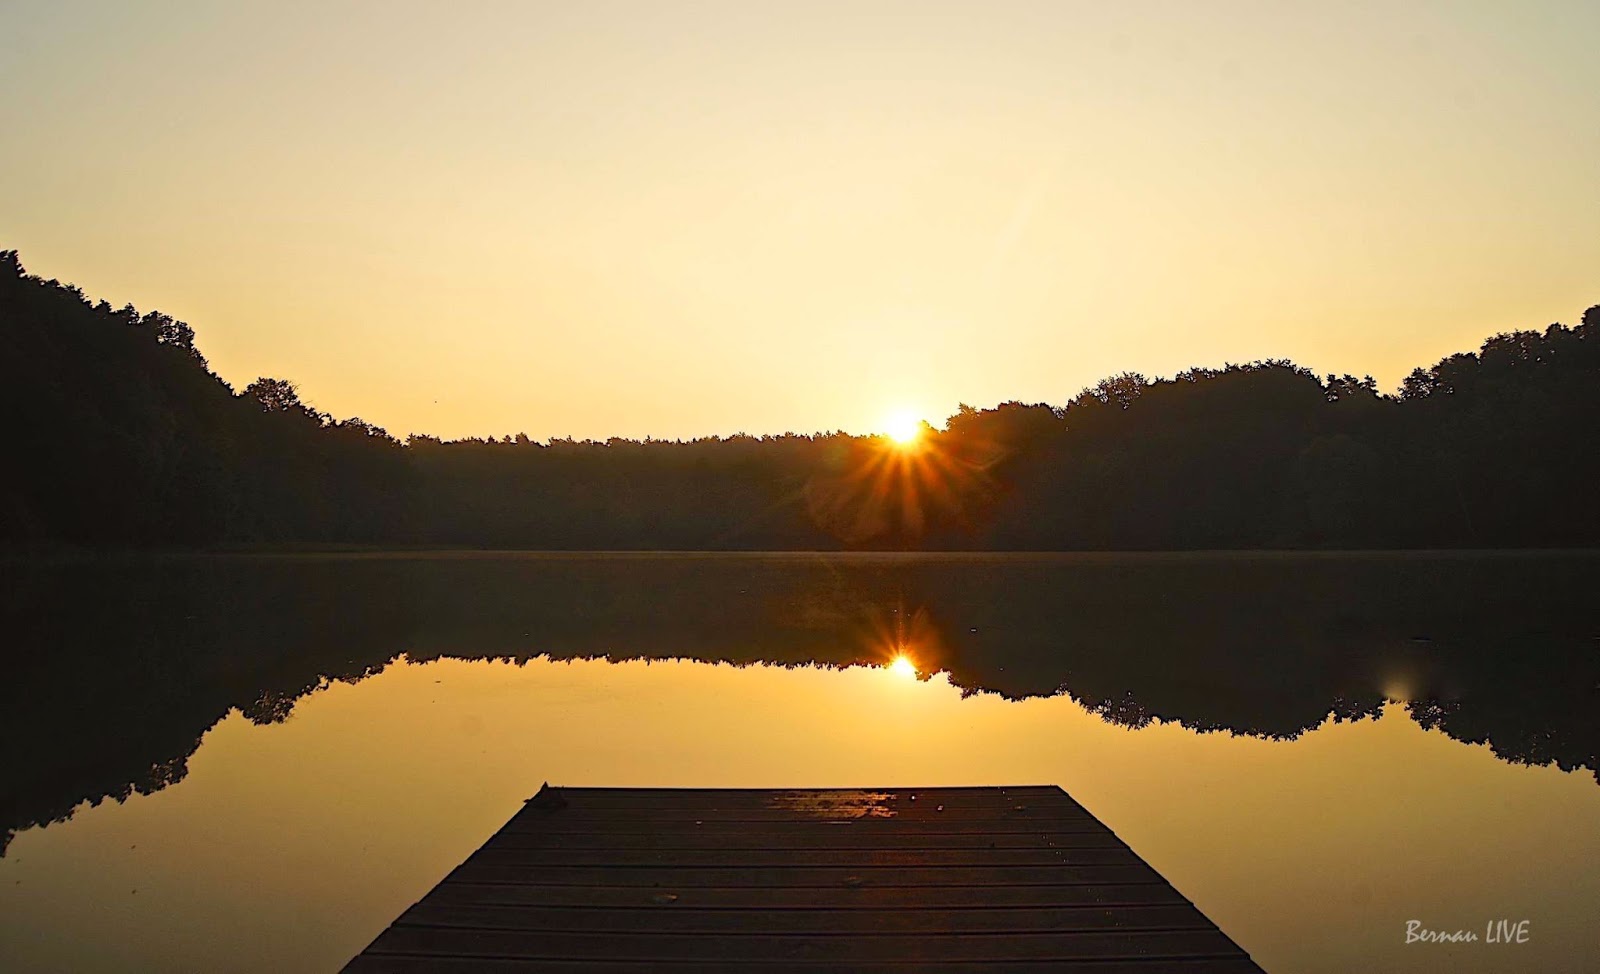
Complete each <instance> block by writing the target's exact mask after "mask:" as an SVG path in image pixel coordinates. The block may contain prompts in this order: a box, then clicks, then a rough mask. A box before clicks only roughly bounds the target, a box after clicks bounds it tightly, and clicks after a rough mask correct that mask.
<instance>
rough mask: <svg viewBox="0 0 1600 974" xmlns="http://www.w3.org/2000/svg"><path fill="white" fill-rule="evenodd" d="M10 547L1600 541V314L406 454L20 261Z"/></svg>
mask: <svg viewBox="0 0 1600 974" xmlns="http://www.w3.org/2000/svg"><path fill="white" fill-rule="evenodd" d="M0 327H3V329H4V339H5V343H6V347H7V350H8V355H9V359H10V361H11V362H12V363H13V369H12V374H11V376H10V377H9V381H8V382H6V383H5V384H4V386H3V388H4V393H3V395H4V397H5V398H4V400H3V402H4V406H5V408H6V409H7V411H8V414H9V415H12V416H14V417H17V418H18V420H19V421H18V422H16V423H15V424H14V425H13V431H12V444H11V452H12V454H13V455H14V457H15V462H14V465H13V467H12V469H13V474H12V476H11V477H8V478H6V479H5V480H4V481H0V543H5V544H9V545H13V546H24V547H32V546H36V545H53V544H68V545H81V546H90V547H189V546H194V547H204V546H216V545H237V544H281V543H311V544H358V545H391V546H393V545H400V546H411V545H418V546H441V547H444V546H455V547H493V548H528V549H552V550H561V549H660V550H735V549H746V550H807V549H839V548H847V549H848V548H859V549H919V548H920V549H978V550H1079V549H1208V548H1228V549H1243V548H1272V547H1283V548H1414V547H1439V548H1489V547H1560V546H1584V545H1594V544H1596V543H1597V542H1600V513H1597V510H1600V509H1597V507H1596V505H1595V504H1594V503H1593V490H1594V484H1595V483H1596V482H1597V474H1600V450H1596V448H1595V447H1596V430H1600V352H1597V345H1600V339H1597V336H1596V330H1597V328H1600V306H1595V307H1591V308H1589V309H1588V310H1587V311H1586V312H1584V314H1583V316H1582V319H1581V323H1580V324H1578V325H1576V326H1574V327H1568V326H1565V325H1560V324H1552V325H1550V326H1549V327H1548V328H1546V329H1545V330H1543V331H1517V332H1511V333H1507V334H1500V335H1496V336H1494V337H1492V338H1490V339H1489V340H1487V341H1486V342H1484V344H1483V346H1482V348H1481V349H1480V350H1479V351H1478V352H1476V353H1461V354H1456V355H1451V356H1449V357H1447V358H1445V359H1443V360H1441V361H1440V362H1438V363H1437V364H1435V365H1433V366H1432V367H1430V368H1418V369H1416V370H1415V371H1413V372H1412V373H1411V374H1410V375H1409V376H1408V377H1407V378H1406V379H1405V381H1404V383H1403V384H1402V386H1401V387H1400V388H1399V389H1398V390H1397V391H1396V392H1395V393H1393V394H1386V393H1384V392H1382V391H1380V390H1379V389H1378V388H1377V385H1376V383H1375V382H1374V381H1373V380H1372V379H1371V378H1370V377H1364V378H1357V377H1355V376H1351V375H1344V376H1331V375H1330V376H1326V377H1323V378H1318V377H1317V376H1316V375H1314V374H1313V373H1312V372H1310V371H1309V370H1307V369H1305V368H1302V367H1300V366H1298V365H1295V364H1293V363H1291V362H1288V361H1282V360H1267V361H1260V362H1253V363H1247V364H1240V365H1227V366H1225V367H1223V368H1216V369H1213V368H1194V369H1190V370H1188V371H1185V372H1182V373H1179V374H1178V375H1176V376H1174V377H1172V378H1170V379H1147V378H1145V377H1144V376H1141V375H1138V374H1136V373H1124V374H1121V375H1117V376H1113V377H1110V378H1108V379H1105V380H1103V381H1101V382H1100V383H1098V384H1097V385H1095V386H1094V387H1092V388H1088V389H1085V390H1083V391H1082V392H1080V393H1078V394H1077V395H1075V396H1073V397H1072V398H1071V399H1070V400H1068V401H1067V402H1065V404H1064V405H1060V406H1055V405H1048V404H1043V403H1040V404H1025V403H1020V402H1008V403H1002V404H1001V405H999V406H996V407H995V408H992V409H973V408H971V407H967V406H962V407H961V409H960V411H959V412H958V413H957V414H956V415H954V416H951V417H950V418H949V420H948V423H947V428H946V429H944V430H933V429H928V430H926V431H925V433H924V436H923V437H922V439H921V441H920V443H919V445H918V447H917V449H915V450H902V449H898V448H896V447H895V446H894V445H893V444H892V443H891V442H890V440H889V439H888V438H886V437H882V436H861V435H848V434H845V433H840V432H834V433H822V434H815V435H800V434H795V433H786V434H783V435H778V436H759V437H757V436H748V435H742V434H740V435H734V436H729V437H707V438H702V439H696V440H692V441H687V442H680V441H670V442H668V441H659V440H648V439H647V440H645V441H642V442H640V441H633V440H624V439H615V438H613V439H610V440H606V441H603V442H594V441H573V440H571V439H555V440H551V441H549V442H537V441H534V440H531V439H529V438H528V437H527V436H524V435H517V436H514V437H512V436H507V437H501V438H498V439H497V438H492V437H491V438H484V439H475V438H473V439H464V440H456V441H442V440H440V439H438V438H435V437H431V436H426V435H421V434H414V435H411V436H409V437H407V438H406V439H405V440H404V441H402V440H401V439H399V438H397V437H396V436H393V435H391V434H390V433H389V432H387V431H385V430H383V429H381V428H379V427H377V426H375V425H373V424H371V423H368V422H365V421H363V420H361V419H359V418H350V419H344V420H337V419H335V418H334V417H332V416H330V415H328V414H325V413H322V412H319V411H318V410H316V409H315V408H313V407H312V406H310V405H309V404H307V403H306V402H305V401H304V400H303V399H302V398H301V396H300V393H299V391H298V390H297V389H296V387H295V386H294V385H293V383H292V382H289V381H286V380H283V379H275V378H265V377H263V378H261V379H258V380H256V381H255V382H252V383H250V384H249V385H248V386H246V388H245V389H243V390H242V391H236V390H234V389H232V388H231V387H230V386H229V385H228V384H227V383H226V382H224V381H223V380H222V379H220V378H219V377H218V376H217V375H215V374H214V373H212V372H211V371H210V370H209V368H208V366H207V363H206V361H205V358H204V356H203V355H201V353H200V351H199V350H198V348H197V347H196V344H195V332H194V329H193V328H191V327H190V326H189V325H188V324H186V323H184V322H181V321H177V320H175V319H173V318H172V317H170V316H168V315H164V314H161V313H160V312H154V311H152V312H148V313H145V314H140V313H139V312H138V311H137V310H135V309H134V308H133V307H132V306H131V305H128V306H124V307H122V308H121V309H120V310H119V309H115V308H113V307H112V306H111V304H110V303H108V302H106V301H103V300H102V301H99V302H98V303H92V302H91V301H90V300H89V299H88V298H86V297H85V296H84V294H83V292H82V291H81V290H80V289H78V288H76V287H73V286H69V285H66V284H62V283H60V282H58V281H54V280H42V279H40V278H38V277H35V276H30V275H28V274H27V273H26V272H25V271H24V269H23V267H22V264H21V262H20V260H19V258H18V255H17V252H16V251H3V252H0Z"/></svg>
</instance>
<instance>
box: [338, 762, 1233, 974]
mask: <svg viewBox="0 0 1600 974" xmlns="http://www.w3.org/2000/svg"><path fill="white" fill-rule="evenodd" d="M751 969H757V970H760V971H763V972H773V974H777V972H791V971H885V972H888V971H892V972H895V974H910V972H912V971H929V972H932V971H952V972H954V971H961V972H967V974H977V972H980V971H1027V972H1032V971H1081V972H1086V974H1087V972H1093V974H1155V972H1166V971H1188V972H1195V974H1202V972H1203V974H1223V972H1226V974H1244V972H1254V974H1259V972H1260V968H1258V967H1257V966H1256V965H1255V964H1254V963H1253V962H1252V961H1251V960H1250V958H1249V956H1248V955H1246V954H1245V952H1244V951H1243V950H1241V949H1240V948H1239V947H1238V945H1236V944H1235V943H1234V942H1233V941H1232V940H1230V939H1228V937H1227V935H1225V934H1223V933H1222V932H1221V931H1220V930H1218V929H1217V927H1216V926H1215V925H1214V924H1213V923H1211V921H1209V920H1207V919H1206V918H1205V917H1204V916H1203V915H1202V914H1201V913H1200V911H1199V910H1197V909H1195V907H1194V905H1193V904H1191V903H1190V902H1189V901H1188V900H1186V899H1184V898H1183V896H1181V895H1180V894H1179V893H1178V892H1177V891H1176V890H1174V889H1173V888H1172V886H1171V885H1170V884H1168V883H1167V881H1166V880H1165V879H1163V878H1162V877H1161V875H1160V874H1159V873H1157V872H1156V871H1155V870H1154V869H1152V868H1150V866H1148V865H1147V864H1145V862H1144V861H1143V860H1141V859H1140V858H1139V857H1138V856H1137V855H1135V854H1134V852H1133V851H1132V850H1131V849H1129V848H1128V847H1127V846H1126V845H1125V844H1123V842H1122V841H1121V840H1120V839H1118V838H1117V837H1116V836H1115V835H1113V834H1112V833H1111V830H1110V829H1107V828H1106V827H1105V826H1104V825H1102V824H1101V823H1100V822H1099V821H1098V820H1097V819H1095V817H1094V816H1093V815H1090V814H1089V813H1088V812H1087V811H1086V810H1084V808H1083V806H1081V805H1079V804H1078V803H1077V802H1075V801H1073V800H1072V799H1071V798H1070V797H1068V796H1067V794H1066V792H1064V791H1062V790H1061V789H1060V788H1057V787H1054V786H1040V787H1025V788H890V789H882V790H804V791H755V790H722V789H715V790H712V789H706V790H700V789H633V788H626V789H616V788H550V787H548V786H546V787H545V788H543V789H541V790H540V792H539V794H538V795H536V796H534V798H532V799H530V800H529V801H528V802H527V803H526V804H525V805H524V806H523V808H522V809H521V810H520V811H519V812H518V813H517V814H516V815H515V816H514V817H513V818H512V819H511V821H509V822H507V823H506V825H505V827H503V828H502V829H501V830H500V831H499V832H497V833H495V835H494V836H492V837H491V838H490V839H489V841H488V842H486V843H484V845H483V847H482V848H480V849H479V850H478V851H477V852H475V853H473V854H472V855H471V856H470V857H468V859H467V861H466V862H464V863H462V864H461V865H460V866H458V867H457V868H456V869H455V871H454V872H452V873H450V875H449V876H446V877H445V879H444V881H443V882H441V883H440V884H439V885H438V886H436V887H434V889H433V890H432V891H431V892H429V893H428V895H427V896H425V897H423V898H422V900H421V901H420V902H419V903H417V904H416V905H415V906H412V907H411V908H410V909H408V910H406V911H405V912H404V913H403V914H401V915H400V917H399V919H397V920H395V921H394V923H393V924H391V925H390V926H389V928H388V929H387V930H385V931H383V933H381V934H380V935H379V936H378V938H377V939H376V940H374V941H373V942H372V944H371V945H370V946H369V947H367V949H366V950H365V951H363V952H362V953H361V954H360V955H358V956H357V957H356V958H355V959H354V960H352V961H351V962H350V963H349V965H348V966H347V967H346V968H345V970H346V971H349V972H356V974H368V972H416V971H439V972H446V974H449V972H462V971H474V972H477V971H485V972H487V971H493V972H511V971H551V972H567V971H572V972H579V971H582V972H597V971H617V972H644V971H662V972H685V974H686V972H690V971H693V972H706V974H715V972H723V971H744V970H751Z"/></svg>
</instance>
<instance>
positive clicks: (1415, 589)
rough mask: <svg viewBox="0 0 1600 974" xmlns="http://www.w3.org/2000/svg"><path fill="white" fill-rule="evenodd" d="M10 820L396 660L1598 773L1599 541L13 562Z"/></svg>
mask: <svg viewBox="0 0 1600 974" xmlns="http://www.w3.org/2000/svg"><path fill="white" fill-rule="evenodd" d="M0 573H3V576H4V577H3V581H4V582H5V584H4V587H3V596H0V598H3V599H4V602H3V606H0V607H3V610H4V619H3V622H4V625H5V632H6V634H7V639H6V642H5V646H6V648H5V650H4V652H5V654H6V655H5V663H6V676H7V679H6V681H5V683H4V690H0V705H3V706H0V739H3V740H4V741H5V745H4V748H5V766H6V775H5V788H4V789H3V795H4V797H3V799H0V830H5V831H6V834H9V830H15V829H17V828H22V827H26V826H28V825H32V824H38V823H42V822H48V821H52V820H57V819H60V818H63V817H65V816H67V815H68V814H69V813H70V812H71V810H72V808H73V807H74V806H75V805H77V804H78V803H79V802H81V801H84V800H93V801H98V800H100V799H101V798H102V797H105V796H111V797H115V798H119V799H120V798H123V797H126V796H127V795H129V794H130V793H132V792H134V791H139V792H148V791H151V790H155V789H159V788H162V787H164V786H165V785H167V784H170V783H172V782H175V781H177V780H179V779H181V778H182V777H183V775H184V773H185V762H186V760H187V758H188V756H189V755H190V754H192V753H193V752H194V750H195V748H196V747H197V745H198V742H199V739H200V737H201V735H202V734H203V733H204V732H205V731H206V730H207V729H208V728H209V727H211V726H212V725H213V724H215V723H216V722H217V721H218V720H219V719H221V718H222V717H223V716H224V715H225V714H226V713H228V712H229V710H231V709H233V708H238V709H240V710H242V711H243V712H244V714H245V715H246V716H247V717H249V718H250V719H251V720H254V721H257V722H261V723H268V722H274V721H280V720H283V719H285V718H286V717H287V716H288V715H289V713H290V712H291V710H292V709H293V707H294V706H295V703H296V701H298V700H299V699H300V698H302V697H304V696H305V695H306V694H308V693H311V692H313V691H314V690H316V689H317V688H318V687H320V686H323V685H325V684H326V683H327V682H328V681H331V680H342V681H349V682H355V681H359V680H361V679H363V678H365V677H367V676H370V675H372V674H374V673H377V672H378V671H380V670H382V669H383V668H384V667H385V666H386V665H388V664H389V663H390V662H391V661H393V660H394V659H395V658H396V657H397V656H398V655H400V654H402V653H403V654H405V655H406V656H408V657H409V658H411V659H413V660H430V659H435V658H440V657H451V658H458V659H489V658H492V659H510V660H517V661H523V660H527V659H530V658H534V657H537V656H541V655H548V656H550V657H552V658H555V659H574V658H595V657H603V658H609V659H614V660H622V659H666V658H683V659H694V660H706V661H727V662H732V663H736V664H750V663H772V664H778V665H800V664H820V665H848V664H852V663H877V664H881V663H884V662H886V661H888V660H889V659H890V658H891V656H892V655H893V654H894V653H895V652H897V651H901V650H904V651H906V652H909V653H910V654H911V655H912V656H913V657H914V658H915V659H916V660H917V661H918V663H919V664H920V665H921V666H922V668H923V669H924V670H925V671H926V670H937V669H942V670H946V671H948V672H949V673H950V675H951V679H952V681H953V682H954V683H955V684H956V685H958V686H960V687H961V688H963V689H964V690H966V691H970V692H977V691H986V692H993V693H998V694H1002V695H1004V696H1007V697H1011V698H1020V697H1033V696H1049V695H1054V694H1057V693H1067V694H1070V695H1071V696H1072V697H1073V698H1074V699H1076V700H1077V701H1079V702H1080V703H1082V704H1083V705H1084V706H1086V707H1088V708H1089V709H1091V710H1093V711H1095V712H1096V713H1099V714H1101V715H1102V716H1104V717H1105V718H1106V719H1108V720H1111V721H1114V722H1117V723H1121V724H1126V725H1130V726H1140V725H1143V724H1145V723H1147V722H1149V721H1151V720H1153V719H1161V720H1168V721H1177V722H1181V723H1182V724H1184V725H1185V726H1188V727H1191V728H1195V729H1200V730H1222V731H1228V732H1233V733H1239V734H1249V735H1257V736H1262V737H1269V738H1289V737H1294V736H1296V735H1298V734H1301V733H1303V732H1304V731H1306V730H1307V729H1310V728H1313V727H1316V726H1318V725H1320V724H1321V723H1323V722H1324V721H1325V720H1326V719H1327V718H1328V717H1329V715H1330V714H1332V715H1334V716H1335V717H1338V718H1341V719H1347V718H1348V719H1354V718H1361V717H1365V716H1369V715H1372V714H1375V713H1377V712H1378V710H1379V709H1380V708H1381V707H1382V705H1383V704H1384V703H1385V701H1386V700H1390V699H1401V700H1405V701H1407V702H1408V703H1407V705H1408V707H1409V709H1410V712H1411V714H1412V716H1413V717H1415V718H1416V719H1417V720H1418V721H1419V722H1421V723H1422V724H1424V725H1426V726H1430V727H1437V728H1439V729H1441V730H1443V731H1444V732H1445V733H1447V734H1449V735H1450V736H1452V737H1454V738H1457V739H1459V740H1462V741H1469V742H1487V743H1488V744H1489V746H1490V747H1491V748H1492V749H1493V751H1494V753H1495V754H1497V755H1498V756H1500V757H1501V758H1502V759H1504V760H1507V761H1516V762H1524V763H1530V764H1548V763H1551V762H1554V763H1556V764H1558V765H1559V766H1560V767H1562V768H1564V769H1569V770H1571V769H1575V768H1579V767H1584V768H1588V769H1591V770H1592V769H1594V768H1596V767H1597V762H1596V753H1597V745H1600V707H1597V706H1596V703H1597V700H1596V696H1597V692H1600V691H1597V687H1600V641H1597V640H1600V602H1597V600H1596V599H1594V597H1593V595H1594V591H1595V582H1596V581H1597V580H1600V555H1595V554H1591V553H1583V552H1571V553H1566V554H1559V553H1546V554H1519V553H1503V554H1496V555H1482V554H1465V553H1463V554H1457V555H1452V554H1412V553H1402V554H1391V555H1383V554H1371V555H1356V554H1324V555H1291V554H1272V553H1263V554H1254V555H1239V554H1235V555H1221V554H1187V555H1186V554H1169V555H1160V554H1149V555H1137V554H1134V555H1112V554H1106V555H1093V554H1085V555H1010V556H1007V555H979V554H973V555H914V554H904V555H894V554H881V555H868V554H836V555H826V554H816V555H722V556H718V555H658V556H648V555H646V556H622V555H615V556H607V555H571V556H562V555H546V556H528V555H518V556H489V555H476V556H474V555H454V556H445V555H440V556H427V555H420V556H361V555H356V556H318V557H288V556H232V557H210V556H172V557H166V558H154V559H152V558H134V557H126V558H119V559H94V560H62V561H55V562H48V563H38V562H35V563H31V564H30V563H24V562H12V563H10V564H9V565H7V564H3V563H0Z"/></svg>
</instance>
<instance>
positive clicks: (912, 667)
mask: <svg viewBox="0 0 1600 974" xmlns="http://www.w3.org/2000/svg"><path fill="white" fill-rule="evenodd" d="M889 672H890V673H893V674H894V675H895V676H903V677H906V678H908V679H915V678H916V676H917V664H915V663H913V662H911V657H909V656H907V655H905V654H904V653H901V654H900V655H899V656H896V657H895V658H894V659H892V660H890V661H889Z"/></svg>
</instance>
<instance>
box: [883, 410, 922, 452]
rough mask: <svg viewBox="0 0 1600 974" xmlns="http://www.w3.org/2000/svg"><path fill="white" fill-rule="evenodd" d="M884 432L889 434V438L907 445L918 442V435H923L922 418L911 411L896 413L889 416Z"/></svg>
mask: <svg viewBox="0 0 1600 974" xmlns="http://www.w3.org/2000/svg"><path fill="white" fill-rule="evenodd" d="M884 432H886V433H888V434H889V439H891V440H894V441H895V442H896V443H898V444H900V445H901V446H906V445H908V444H910V443H914V442H916V439H917V437H918V436H921V435H922V420H921V419H919V418H917V417H916V416H913V415H911V414H910V413H905V412H901V413H895V414H894V415H893V416H890V417H889V421H888V423H887V424H885V427H884Z"/></svg>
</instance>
